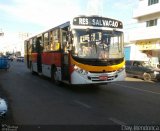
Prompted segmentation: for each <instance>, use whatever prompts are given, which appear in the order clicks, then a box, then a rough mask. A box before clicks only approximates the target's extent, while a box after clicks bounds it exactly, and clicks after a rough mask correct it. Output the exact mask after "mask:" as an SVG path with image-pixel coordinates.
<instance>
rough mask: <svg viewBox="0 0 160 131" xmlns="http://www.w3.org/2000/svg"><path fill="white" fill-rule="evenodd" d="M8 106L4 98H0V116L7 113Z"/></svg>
mask: <svg viewBox="0 0 160 131" xmlns="http://www.w3.org/2000/svg"><path fill="white" fill-rule="evenodd" d="M7 110H8V107H7V103H6V101H5V100H4V99H2V98H0V117H2V116H4V115H5V114H6V113H7Z"/></svg>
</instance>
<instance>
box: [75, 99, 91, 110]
mask: <svg viewBox="0 0 160 131" xmlns="http://www.w3.org/2000/svg"><path fill="white" fill-rule="evenodd" d="M74 102H75V103H77V104H79V105H81V106H83V107H85V108H88V109H90V108H91V106H90V105H88V104H86V103H83V102H81V101H79V100H74Z"/></svg>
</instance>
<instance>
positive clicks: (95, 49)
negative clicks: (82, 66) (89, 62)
mask: <svg viewBox="0 0 160 131" xmlns="http://www.w3.org/2000/svg"><path fill="white" fill-rule="evenodd" d="M73 47H74V48H73V55H74V56H75V57H79V58H86V59H114V58H122V57H124V56H123V33H122V32H120V31H110V30H97V29H86V30H84V29H83V30H82V29H75V30H73Z"/></svg>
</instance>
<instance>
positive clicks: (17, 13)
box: [0, 0, 82, 27]
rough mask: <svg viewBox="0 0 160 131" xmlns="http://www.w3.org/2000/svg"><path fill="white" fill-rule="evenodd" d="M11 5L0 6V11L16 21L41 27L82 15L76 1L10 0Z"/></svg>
mask: <svg viewBox="0 0 160 131" xmlns="http://www.w3.org/2000/svg"><path fill="white" fill-rule="evenodd" d="M12 2H13V4H12V5H6V4H3V5H2V4H0V10H1V11H4V12H6V13H7V14H8V15H10V17H13V18H14V19H16V20H17V21H23V22H30V23H34V24H38V25H41V26H45V27H48V26H51V25H52V26H53V25H57V24H61V23H62V22H65V21H67V20H70V18H72V17H73V16H75V15H77V14H79V13H82V11H80V7H79V6H78V2H77V0H69V1H66V0H12Z"/></svg>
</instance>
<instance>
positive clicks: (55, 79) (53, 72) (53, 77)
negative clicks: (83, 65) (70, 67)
mask: <svg viewBox="0 0 160 131" xmlns="http://www.w3.org/2000/svg"><path fill="white" fill-rule="evenodd" d="M51 80H52V82H54V83H55V84H56V85H59V84H60V81H59V80H58V76H57V68H56V67H53V68H52V69H51Z"/></svg>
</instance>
